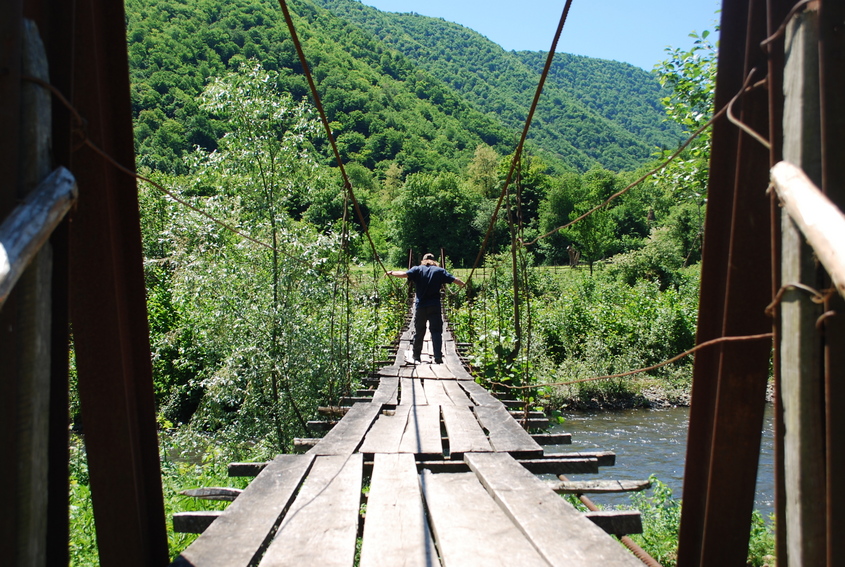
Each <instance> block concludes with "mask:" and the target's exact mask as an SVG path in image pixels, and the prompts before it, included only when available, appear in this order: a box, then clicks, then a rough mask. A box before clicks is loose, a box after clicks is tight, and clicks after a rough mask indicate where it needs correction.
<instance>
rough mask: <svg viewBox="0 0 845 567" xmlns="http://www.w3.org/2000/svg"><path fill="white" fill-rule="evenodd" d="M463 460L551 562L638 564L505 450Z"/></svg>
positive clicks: (469, 455) (608, 564)
mask: <svg viewBox="0 0 845 567" xmlns="http://www.w3.org/2000/svg"><path fill="white" fill-rule="evenodd" d="M464 460H465V461H466V462H467V464H469V466H470V468H471V469H472V470H473V472H474V473H475V474H476V476H477V477H478V479H479V481H480V482H481V484H482V485H483V486H484V488H486V489H487V492H488V493H489V494H490V496H492V497H493V499H494V500H495V501H496V502H497V503H498V504H499V506H500V507H501V509H502V510H504V512H505V513H506V514H507V515H508V517H509V518H511V520H513V522H514V524H516V525H517V526H518V527H519V529H520V531H522V533H524V534H525V536H526V537H528V539H529V540H530V541H531V543H532V544H533V545H534V547H535V548H536V549H537V550H538V551H539V552H540V554H541V555H542V556H543V558H545V559H546V561H548V562H549V563H550V564H551V565H567V566H570V567H576V566H583V567H587V566H590V567H592V566H595V565H603V566H607V567H609V566H620V567H621V566H623V565H624V566H631V567H633V566H635V565H640V563H639V562H638V560H637V559H636V558H635V557H634V556H633V555H631V554H629V553H628V552H627V551H625V550H624V549H622V547H620V546H619V544H618V543H617V542H616V541H614V540H613V539H611V538H609V537H608V536H607V535H606V534H604V533H602V531H601V530H599V529H598V528H597V527H596V526H595V525H593V524H592V523H590V522H589V521H588V520H587V519H586V518H585V517H584V516H583V515H582V514H581V513H580V512H578V511H577V510H576V509H575V508H574V507H573V506H572V505H571V504H569V503H568V502H567V501H566V500H565V499H563V498H561V497H559V496H558V495H557V494H555V493H554V492H552V491H551V490H549V489H548V487H547V486H546V485H545V483H544V482H543V481H542V480H540V479H539V478H537V477H536V476H534V475H533V474H531V473H530V472H528V471H527V470H525V469H524V468H523V467H522V466H520V464H519V463H517V462H516V461H515V460H514V459H513V458H511V457H510V456H509V455H504V454H501V453H470V454H467V455H466V456H465V457H464ZM615 527H621V526H615Z"/></svg>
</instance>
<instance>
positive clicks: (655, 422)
mask: <svg viewBox="0 0 845 567" xmlns="http://www.w3.org/2000/svg"><path fill="white" fill-rule="evenodd" d="M564 417H565V418H566V422H565V423H563V424H561V425H555V426H552V428H551V430H552V431H553V432H555V433H559V432H565V433H571V434H572V445H560V446H556V447H555V446H552V447H547V448H546V449H547V452H550V453H551V452H566V451H587V450H605V451H613V452H614V453H616V466H613V467H603V468H601V469H600V471H599V474H598V476H596V475H569V478H570V479H571V480H582V479H583V480H588V479H608V480H609V479H614V480H647V479H648V477H649V476H650V475H652V474H653V475H655V476H656V477H657V478H658V479H660V481H661V482H663V483H665V484H667V485H668V486H669V488H671V489H672V494H673V495H674V496H675V497H678V498H681V497H682V496H683V480H684V459H685V457H686V445H687V428H688V424H689V408H669V409H652V410H649V409H645V410H644V409H637V410H622V411H604V412H579V413H570V414H564ZM773 442H774V424H773V416H772V406H771V404H769V405H767V407H766V415H765V419H764V422H763V440H762V446H761V450H760V464H759V466H758V468H757V491H756V496H755V503H754V506H755V508H756V509H758V510H760V512H761V513H762V514H763V517H764V518H766V519H767V520H768V518H769V515H770V514H772V513H773V512H774V502H775V496H774V448H773ZM590 498H591V499H592V500H593V501H594V502H596V503H597V504H602V505H605V506H615V505H627V504H628V503H629V502H628V495H624V494H622V495H590Z"/></svg>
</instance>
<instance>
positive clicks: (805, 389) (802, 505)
mask: <svg viewBox="0 0 845 567" xmlns="http://www.w3.org/2000/svg"><path fill="white" fill-rule="evenodd" d="M818 25H819V24H818V11H817V10H804V11H801V12H799V13H797V14H795V16H794V17H793V18H792V21H791V22H790V24H789V25H788V26H787V29H786V40H785V41H786V45H785V56H786V60H785V67H784V78H783V90H784V109H783V136H784V139H783V159H784V160H787V161H788V162H790V163H792V164H795V165H796V166H797V167H800V168H801V169H802V170H803V171H804V173H805V174H806V175H807V176H808V177H809V179H810V180H813V181H816V182H817V185H818V184H820V179H821V177H822V171H821V164H822V155H821V153H822V147H821V146H820V144H819V140H820V139H821V132H822V131H823V130H824V128H823V127H822V124H821V121H820V113H819V110H820V109H819V102H820V101H819V91H818V88H819V86H818V85H819V79H820V78H819V75H818V71H819V63H818V56H819V47H818V31H819V29H818ZM834 159H836V160H841V159H842V158H841V156H838V157H837V158H834ZM820 213H821V211H819V210H816V211H814V216H815V217H816V219H817V220H821V219H819V218H818V217H819V216H820ZM781 217H782V218H781V251H782V252H781V263H780V264H781V265H780V270H781V282H783V284H782V285H784V284H793V283H795V284H803V285H805V286H809V287H810V288H813V289H820V284H822V281H821V280H820V279H819V269H818V266H817V262H818V260H819V259H820V258H819V251H818V250H813V249H812V248H810V246H808V244H807V243H806V242H805V240H804V237H803V236H802V234H801V231H800V230H799V226H800V224H798V223H797V222H796V221H795V220H794V219H792V218H790V216H789V215H788V214H787V210H782V211H781ZM811 222H813V221H811ZM782 297H783V300H782V301H781V303H780V305H779V308H780V323H781V329H782V332H781V333H779V336H780V342H781V344H780V365H781V369H780V375H781V382H780V388H779V390H780V391H779V394H780V398H781V401H782V403H783V410H782V411H783V420H784V423H783V432H784V433H783V436H784V437H783V443H784V452H783V458H784V464H783V467H784V472H783V478H784V483H785V484H784V486H785V491H786V494H785V498H784V500H785V502H786V510H785V511H786V514H785V517H784V518H783V523H782V524H781V526H782V528H783V530H784V533H785V534H786V545H787V546H788V550H787V555H788V556H789V563H790V564H794V565H824V564H825V563H826V556H825V555H826V549H827V545H828V542H827V541H826V540H827V525H826V516H827V514H828V511H827V510H826V506H825V503H826V496H825V492H824V488H825V485H826V478H825V411H824V408H825V402H826V401H825V399H824V397H823V395H824V390H823V388H822V386H821V385H822V384H823V383H824V374H823V371H822V367H823V364H822V363H821V362H820V361H819V356H820V350H821V348H822V347H821V342H822V339H821V337H820V333H819V331H820V329H819V317H820V316H821V314H822V312H823V311H824V310H825V309H826V308H829V307H825V308H823V306H822V305H819V304H818V303H817V302H816V301H814V300H813V298H812V297H811V296H810V295H809V294H808V293H807V292H805V291H804V290H802V289H799V288H797V287H795V286H791V285H789V286H786V287H785V288H784V293H783V296H782ZM745 445H747V442H745V443H744V444H743V446H745ZM837 535H838V534H837ZM831 543H833V544H834V545H835V542H831Z"/></svg>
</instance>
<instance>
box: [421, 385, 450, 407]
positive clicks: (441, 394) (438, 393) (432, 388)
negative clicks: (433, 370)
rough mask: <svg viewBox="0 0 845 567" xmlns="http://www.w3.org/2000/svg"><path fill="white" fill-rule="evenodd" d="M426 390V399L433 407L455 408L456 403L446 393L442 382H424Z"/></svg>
mask: <svg viewBox="0 0 845 567" xmlns="http://www.w3.org/2000/svg"><path fill="white" fill-rule="evenodd" d="M423 388H424V389H425V399H426V400H427V401H428V403H429V404H431V405H433V406H453V405H455V402H453V401H452V398H450V397H449V394H447V393H446V390H445V389H444V388H443V383H442V382H440V380H437V379H434V380H426V381H424V382H423Z"/></svg>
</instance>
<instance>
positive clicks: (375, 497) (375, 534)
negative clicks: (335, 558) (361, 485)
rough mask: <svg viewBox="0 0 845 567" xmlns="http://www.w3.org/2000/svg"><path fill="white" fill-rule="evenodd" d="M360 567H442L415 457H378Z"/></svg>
mask: <svg viewBox="0 0 845 567" xmlns="http://www.w3.org/2000/svg"><path fill="white" fill-rule="evenodd" d="M360 565H361V567H393V566H395V565H403V566H405V567H416V566H418V567H429V566H434V565H440V561H439V560H438V559H437V551H436V550H435V548H434V541H433V539H432V537H431V532H430V531H429V529H428V522H426V518H425V510H424V509H423V503H422V493H421V492H420V483H419V477H418V475H417V466H416V462H415V461H414V457H413V455H409V454H378V455H376V456H375V460H374V464H373V473H372V479H371V481H370V495H369V498H368V499H367V516H366V522H365V523H364V538H363V543H362V546H361V562H360Z"/></svg>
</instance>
